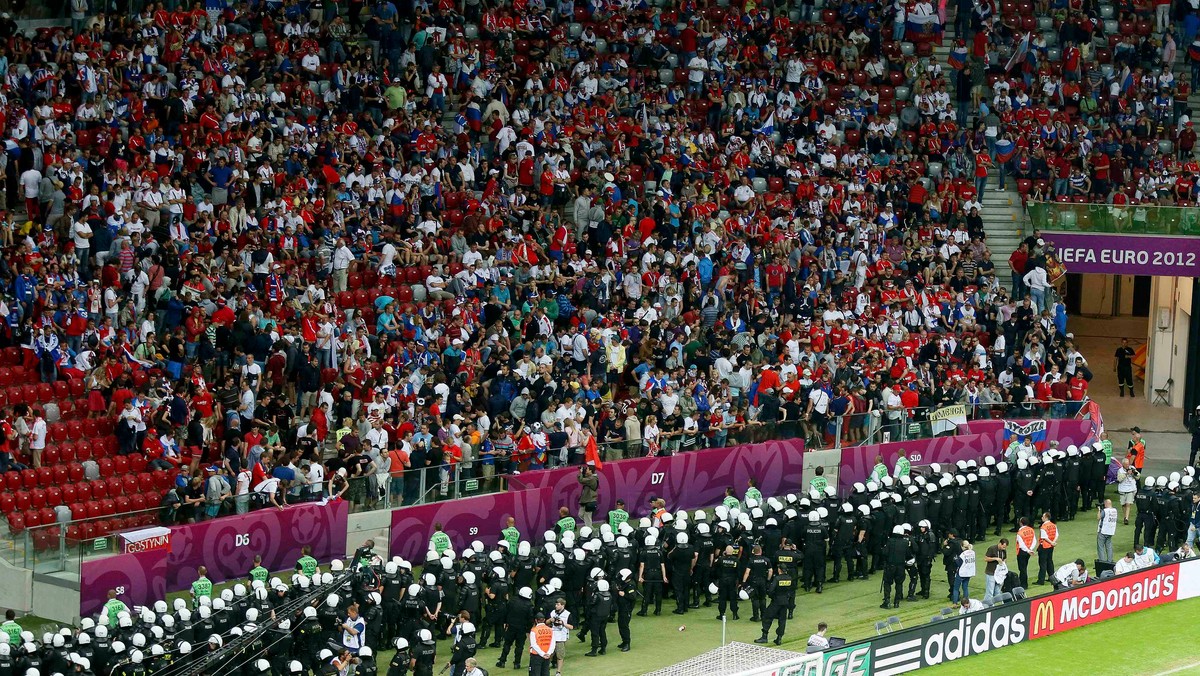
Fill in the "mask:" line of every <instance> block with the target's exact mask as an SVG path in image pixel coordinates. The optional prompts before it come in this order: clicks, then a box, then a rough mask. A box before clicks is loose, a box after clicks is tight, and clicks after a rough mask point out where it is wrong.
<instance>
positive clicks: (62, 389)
mask: <svg viewBox="0 0 1200 676" xmlns="http://www.w3.org/2000/svg"><path fill="white" fill-rule="evenodd" d="M69 396H71V386H70V385H68V384H67V381H65V380H59V381H56V382H55V383H54V398H55V399H66V398H67V397H69Z"/></svg>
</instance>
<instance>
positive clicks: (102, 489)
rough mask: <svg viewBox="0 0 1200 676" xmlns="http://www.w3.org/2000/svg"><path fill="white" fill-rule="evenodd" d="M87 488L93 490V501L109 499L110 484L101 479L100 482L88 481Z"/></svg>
mask: <svg viewBox="0 0 1200 676" xmlns="http://www.w3.org/2000/svg"><path fill="white" fill-rule="evenodd" d="M86 484H87V486H89V487H90V488H91V489H92V499H93V500H100V499H102V498H107V497H108V482H107V481H104V480H103V479H101V480H100V481H88V482H86Z"/></svg>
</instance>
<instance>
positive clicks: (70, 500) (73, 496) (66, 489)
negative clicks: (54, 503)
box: [0, 483, 79, 511]
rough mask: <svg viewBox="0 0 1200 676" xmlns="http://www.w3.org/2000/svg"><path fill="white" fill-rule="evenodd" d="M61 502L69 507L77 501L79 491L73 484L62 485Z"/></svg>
mask: <svg viewBox="0 0 1200 676" xmlns="http://www.w3.org/2000/svg"><path fill="white" fill-rule="evenodd" d="M62 501H63V504H67V505H71V504H74V503H75V502H78V501H79V490H78V489H77V488H76V487H75V484H72V483H64V484H63V485H62ZM0 511H2V510H0Z"/></svg>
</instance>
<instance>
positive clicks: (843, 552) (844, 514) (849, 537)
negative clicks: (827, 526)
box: [829, 502, 858, 583]
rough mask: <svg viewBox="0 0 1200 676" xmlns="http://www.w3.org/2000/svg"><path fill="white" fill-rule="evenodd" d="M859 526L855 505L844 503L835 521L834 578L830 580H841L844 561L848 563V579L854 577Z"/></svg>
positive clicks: (832, 538) (831, 581)
mask: <svg viewBox="0 0 1200 676" xmlns="http://www.w3.org/2000/svg"><path fill="white" fill-rule="evenodd" d="M857 526H858V520H857V519H855V518H854V505H852V504H850V503H849V502H846V503H843V504H842V507H841V511H840V513H839V514H838V515H837V518H836V519H834V521H833V533H832V537H831V538H830V539H831V540H832V541H833V578H832V579H831V580H829V581H830V583H837V582H840V581H841V579H842V562H843V561H845V563H846V579H848V580H853V579H854V575H855V573H854V558H855V556H854V550H855V544H856V543H855V541H854V540H855V533H856V530H857Z"/></svg>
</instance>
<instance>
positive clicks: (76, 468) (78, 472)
mask: <svg viewBox="0 0 1200 676" xmlns="http://www.w3.org/2000/svg"><path fill="white" fill-rule="evenodd" d="M67 478H68V479H70V480H71V481H74V482H79V481H83V465H81V464H79V463H77V462H73V463H71V464H70V465H67Z"/></svg>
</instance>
